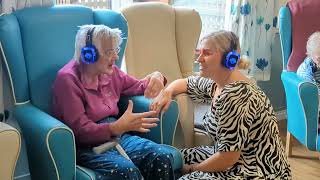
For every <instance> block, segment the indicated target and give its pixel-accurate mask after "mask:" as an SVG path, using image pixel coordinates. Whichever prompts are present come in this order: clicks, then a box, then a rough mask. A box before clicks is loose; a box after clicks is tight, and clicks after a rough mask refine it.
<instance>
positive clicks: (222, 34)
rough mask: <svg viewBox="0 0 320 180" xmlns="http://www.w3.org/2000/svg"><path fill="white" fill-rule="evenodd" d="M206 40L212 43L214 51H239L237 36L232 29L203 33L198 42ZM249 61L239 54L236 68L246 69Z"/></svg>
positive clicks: (223, 52)
mask: <svg viewBox="0 0 320 180" xmlns="http://www.w3.org/2000/svg"><path fill="white" fill-rule="evenodd" d="M204 41H208V42H210V43H212V45H213V46H214V48H215V50H216V51H220V52H221V53H222V54H225V53H227V52H230V51H233V50H234V51H237V52H238V53H240V42H239V38H238V36H237V35H236V34H234V33H233V32H232V31H226V30H220V31H216V32H212V33H209V34H207V35H205V36H204V37H203V38H202V39H201V42H200V43H203V42H204ZM249 66H250V62H249V61H248V59H247V58H246V57H244V56H241V57H240V59H239V61H238V63H237V68H239V69H248V68H249Z"/></svg>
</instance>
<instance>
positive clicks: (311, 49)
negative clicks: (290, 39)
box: [297, 31, 320, 133]
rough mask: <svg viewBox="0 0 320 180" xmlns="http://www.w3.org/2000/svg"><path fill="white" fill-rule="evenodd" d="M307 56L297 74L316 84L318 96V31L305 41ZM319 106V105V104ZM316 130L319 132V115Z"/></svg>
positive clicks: (319, 60)
mask: <svg viewBox="0 0 320 180" xmlns="http://www.w3.org/2000/svg"><path fill="white" fill-rule="evenodd" d="M306 49H307V57H306V58H305V59H304V61H303V62H302V63H301V64H300V66H299V68H298V70H297V75H298V76H300V77H302V78H304V79H306V80H307V81H311V82H313V83H315V84H316V85H317V86H318V89H319V98H320V31H318V32H314V33H313V34H312V35H311V36H310V37H309V39H308V41H307V47H306ZM319 108H320V106H319ZM318 123H319V126H318V132H319V133H320V116H319V122H318Z"/></svg>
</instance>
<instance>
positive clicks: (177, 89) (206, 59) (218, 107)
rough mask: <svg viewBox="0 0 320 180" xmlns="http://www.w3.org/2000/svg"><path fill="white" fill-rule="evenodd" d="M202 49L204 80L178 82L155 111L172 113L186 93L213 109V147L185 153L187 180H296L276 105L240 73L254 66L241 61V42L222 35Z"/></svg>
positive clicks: (207, 121) (209, 122)
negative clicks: (176, 98)
mask: <svg viewBox="0 0 320 180" xmlns="http://www.w3.org/2000/svg"><path fill="white" fill-rule="evenodd" d="M200 44H201V49H199V50H198V52H199V57H198V59H197V61H198V62H199V63H200V76H191V77H188V78H187V79H179V80H176V81H174V82H172V83H171V84H170V85H169V86H168V87H167V88H165V89H164V90H163V91H162V93H161V94H160V95H159V96H158V97H157V98H156V99H155V100H154V102H153V104H152V105H151V109H153V110H157V111H158V112H159V110H160V109H161V108H163V110H166V109H167V107H168V105H169V103H170V100H171V99H172V97H173V96H175V95H177V94H179V93H183V92H187V93H188V94H189V96H190V97H191V98H192V99H194V100H195V101H198V102H207V103H211V106H210V108H209V109H208V111H207V113H206V114H205V116H204V118H203V121H204V126H205V129H206V131H207V132H208V134H209V135H210V137H211V139H212V142H213V146H202V147H195V148H189V149H183V150H181V153H182V154H183V156H184V163H185V165H184V168H183V171H184V174H185V175H184V176H183V177H181V179H291V171H290V168H289V163H288V160H287V158H286V156H285V154H284V149H283V146H282V143H281V140H280V136H279V131H278V126H277V119H276V116H275V113H274V111H273V108H272V105H271V103H270V101H269V99H268V98H267V96H266V95H265V94H264V93H263V92H262V91H261V89H260V88H259V87H257V86H256V85H255V84H254V83H252V82H251V81H250V80H249V79H248V78H247V77H245V76H244V75H243V74H241V72H240V71H239V69H245V68H246V67H248V65H249V64H248V63H247V62H246V61H245V60H244V59H242V58H240V55H239V52H240V45H239V40H238V37H237V36H236V35H235V34H234V33H232V32H229V31H218V32H214V33H211V34H208V35H207V36H205V37H204V38H203V39H202V41H201V43H200Z"/></svg>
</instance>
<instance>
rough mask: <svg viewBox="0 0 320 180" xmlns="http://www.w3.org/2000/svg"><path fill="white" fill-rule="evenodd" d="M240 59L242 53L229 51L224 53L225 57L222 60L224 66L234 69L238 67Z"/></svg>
mask: <svg viewBox="0 0 320 180" xmlns="http://www.w3.org/2000/svg"><path fill="white" fill-rule="evenodd" d="M239 59H240V54H239V53H237V52H236V51H231V52H228V53H227V54H225V55H224V58H223V61H222V62H223V66H224V67H226V68H227V69H230V70H233V69H234V68H235V67H236V65H237V62H238V60H239Z"/></svg>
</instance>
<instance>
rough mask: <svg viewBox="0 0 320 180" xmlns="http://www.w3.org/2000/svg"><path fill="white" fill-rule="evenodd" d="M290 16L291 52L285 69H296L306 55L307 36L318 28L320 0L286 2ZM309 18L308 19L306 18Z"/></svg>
mask: <svg viewBox="0 0 320 180" xmlns="http://www.w3.org/2000/svg"><path fill="white" fill-rule="evenodd" d="M287 6H288V7H289V9H290V11H291V16H292V52H291V55H290V57H289V61H288V66H287V69H288V70H289V71H297V69H298V67H299V65H300V64H301V62H302V61H303V60H304V58H305V57H306V51H307V50H306V43H307V41H308V38H309V36H310V35H311V34H312V33H313V32H315V31H319V30H320V21H319V20H316V17H320V11H319V7H320V1H319V0H303V1H301V0H291V1H289V2H288V3H287ZM308 19H309V20H308Z"/></svg>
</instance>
